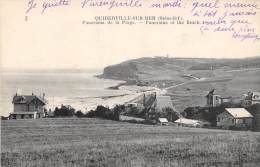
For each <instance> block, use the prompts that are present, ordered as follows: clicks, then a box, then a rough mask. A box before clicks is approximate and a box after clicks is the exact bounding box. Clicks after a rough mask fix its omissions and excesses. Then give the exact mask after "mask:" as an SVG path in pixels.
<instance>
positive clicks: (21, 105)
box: [9, 94, 47, 119]
mask: <svg viewBox="0 0 260 167" xmlns="http://www.w3.org/2000/svg"><path fill="white" fill-rule="evenodd" d="M12 103H13V105H14V110H13V112H12V113H10V116H9V118H10V119H36V118H42V117H44V106H45V105H46V104H47V101H46V100H45V99H44V96H43V97H40V96H36V95H34V94H32V95H17V94H16V95H15V96H14V97H13V101H12Z"/></svg>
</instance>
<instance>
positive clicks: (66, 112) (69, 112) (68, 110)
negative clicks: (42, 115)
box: [54, 105, 75, 117]
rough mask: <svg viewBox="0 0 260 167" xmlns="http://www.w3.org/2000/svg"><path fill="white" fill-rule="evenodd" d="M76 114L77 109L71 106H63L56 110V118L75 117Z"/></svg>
mask: <svg viewBox="0 0 260 167" xmlns="http://www.w3.org/2000/svg"><path fill="white" fill-rule="evenodd" d="M74 114H75V109H74V108H72V107H71V106H69V105H67V106H65V105H61V108H58V107H56V108H55V110H54V116H70V117H71V116H73V115H74Z"/></svg>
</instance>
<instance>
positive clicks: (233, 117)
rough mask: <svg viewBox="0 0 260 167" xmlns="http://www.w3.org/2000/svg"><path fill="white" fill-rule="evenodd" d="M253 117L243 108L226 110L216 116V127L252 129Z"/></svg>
mask: <svg viewBox="0 0 260 167" xmlns="http://www.w3.org/2000/svg"><path fill="white" fill-rule="evenodd" d="M252 122H253V116H252V115H251V114H250V113H249V112H248V111H247V110H246V109H245V108H226V109H225V111H224V112H222V113H220V114H218V115H217V126H218V127H224V128H228V127H248V128H250V127H252Z"/></svg>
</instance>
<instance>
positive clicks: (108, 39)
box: [0, 0, 260, 68]
mask: <svg viewBox="0 0 260 167" xmlns="http://www.w3.org/2000/svg"><path fill="white" fill-rule="evenodd" d="M35 1H36V2H37V3H38V8H36V9H33V10H31V11H30V12H29V13H28V14H26V13H25V11H26V9H27V4H28V2H29V0H0V2H1V4H0V11H1V13H0V17H1V24H0V32H1V34H0V39H1V41H0V51H1V52H0V58H1V59H0V61H1V64H0V66H1V67H2V68H103V67H105V66H108V65H112V64H116V63H120V62H122V61H125V60H129V59H134V58H139V57H153V56H166V55H168V56H170V57H202V58H244V57H253V56H260V41H257V42H253V41H244V42H241V41H240V40H237V39H234V38H232V37H231V35H230V34H229V33H213V32H207V33H205V34H202V33H201V31H200V28H198V27H199V26H198V25H133V26H130V25H83V24H82V21H83V20H93V18H94V17H95V16H106V15H112V16H119V15H124V16H128V15H130V16H131V15H135V16H136V15H140V16H146V15H155V16H160V15H162V16H182V17H184V18H185V19H192V17H191V16H190V13H189V12H190V10H189V9H186V8H185V9H184V8H181V9H148V8H140V9H136V8H135V9H130V8H119V9H111V10H108V9H104V8H100V9H96V8H95V9H92V8H83V9H82V8H81V7H80V2H81V1H80V0H71V5H70V6H64V7H56V8H54V9H48V10H46V11H45V12H44V14H41V12H40V11H41V10H40V5H41V4H42V3H43V2H44V1H43V0H35ZM50 1H51V0H50ZM54 1H55V0H53V2H54ZM148 1H149V0H148ZM222 1H223V0H222ZM251 1H252V2H257V1H256V0H251ZM188 2H189V1H188ZM239 2H246V1H245V0H244V1H243V0H240V1H239ZM219 10H220V9H219ZM241 10H242V9H241ZM257 11H258V12H259V10H257ZM259 18H260V17H259V14H257V15H256V16H255V17H250V18H249V20H250V22H252V23H253V24H254V25H253V27H254V28H255V31H256V32H257V33H258V34H259V32H260V31H259V28H260V19H259ZM26 20H27V21H26Z"/></svg>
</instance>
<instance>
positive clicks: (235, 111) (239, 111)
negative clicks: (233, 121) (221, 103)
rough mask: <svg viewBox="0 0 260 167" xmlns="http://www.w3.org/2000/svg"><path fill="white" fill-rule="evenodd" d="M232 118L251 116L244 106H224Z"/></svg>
mask: <svg viewBox="0 0 260 167" xmlns="http://www.w3.org/2000/svg"><path fill="white" fill-rule="evenodd" d="M225 110H226V111H227V112H228V113H229V114H231V115H232V116H233V117H234V118H248V117H253V116H252V115H251V114H250V113H249V112H248V111H247V110H246V109H245V108H225Z"/></svg>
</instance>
